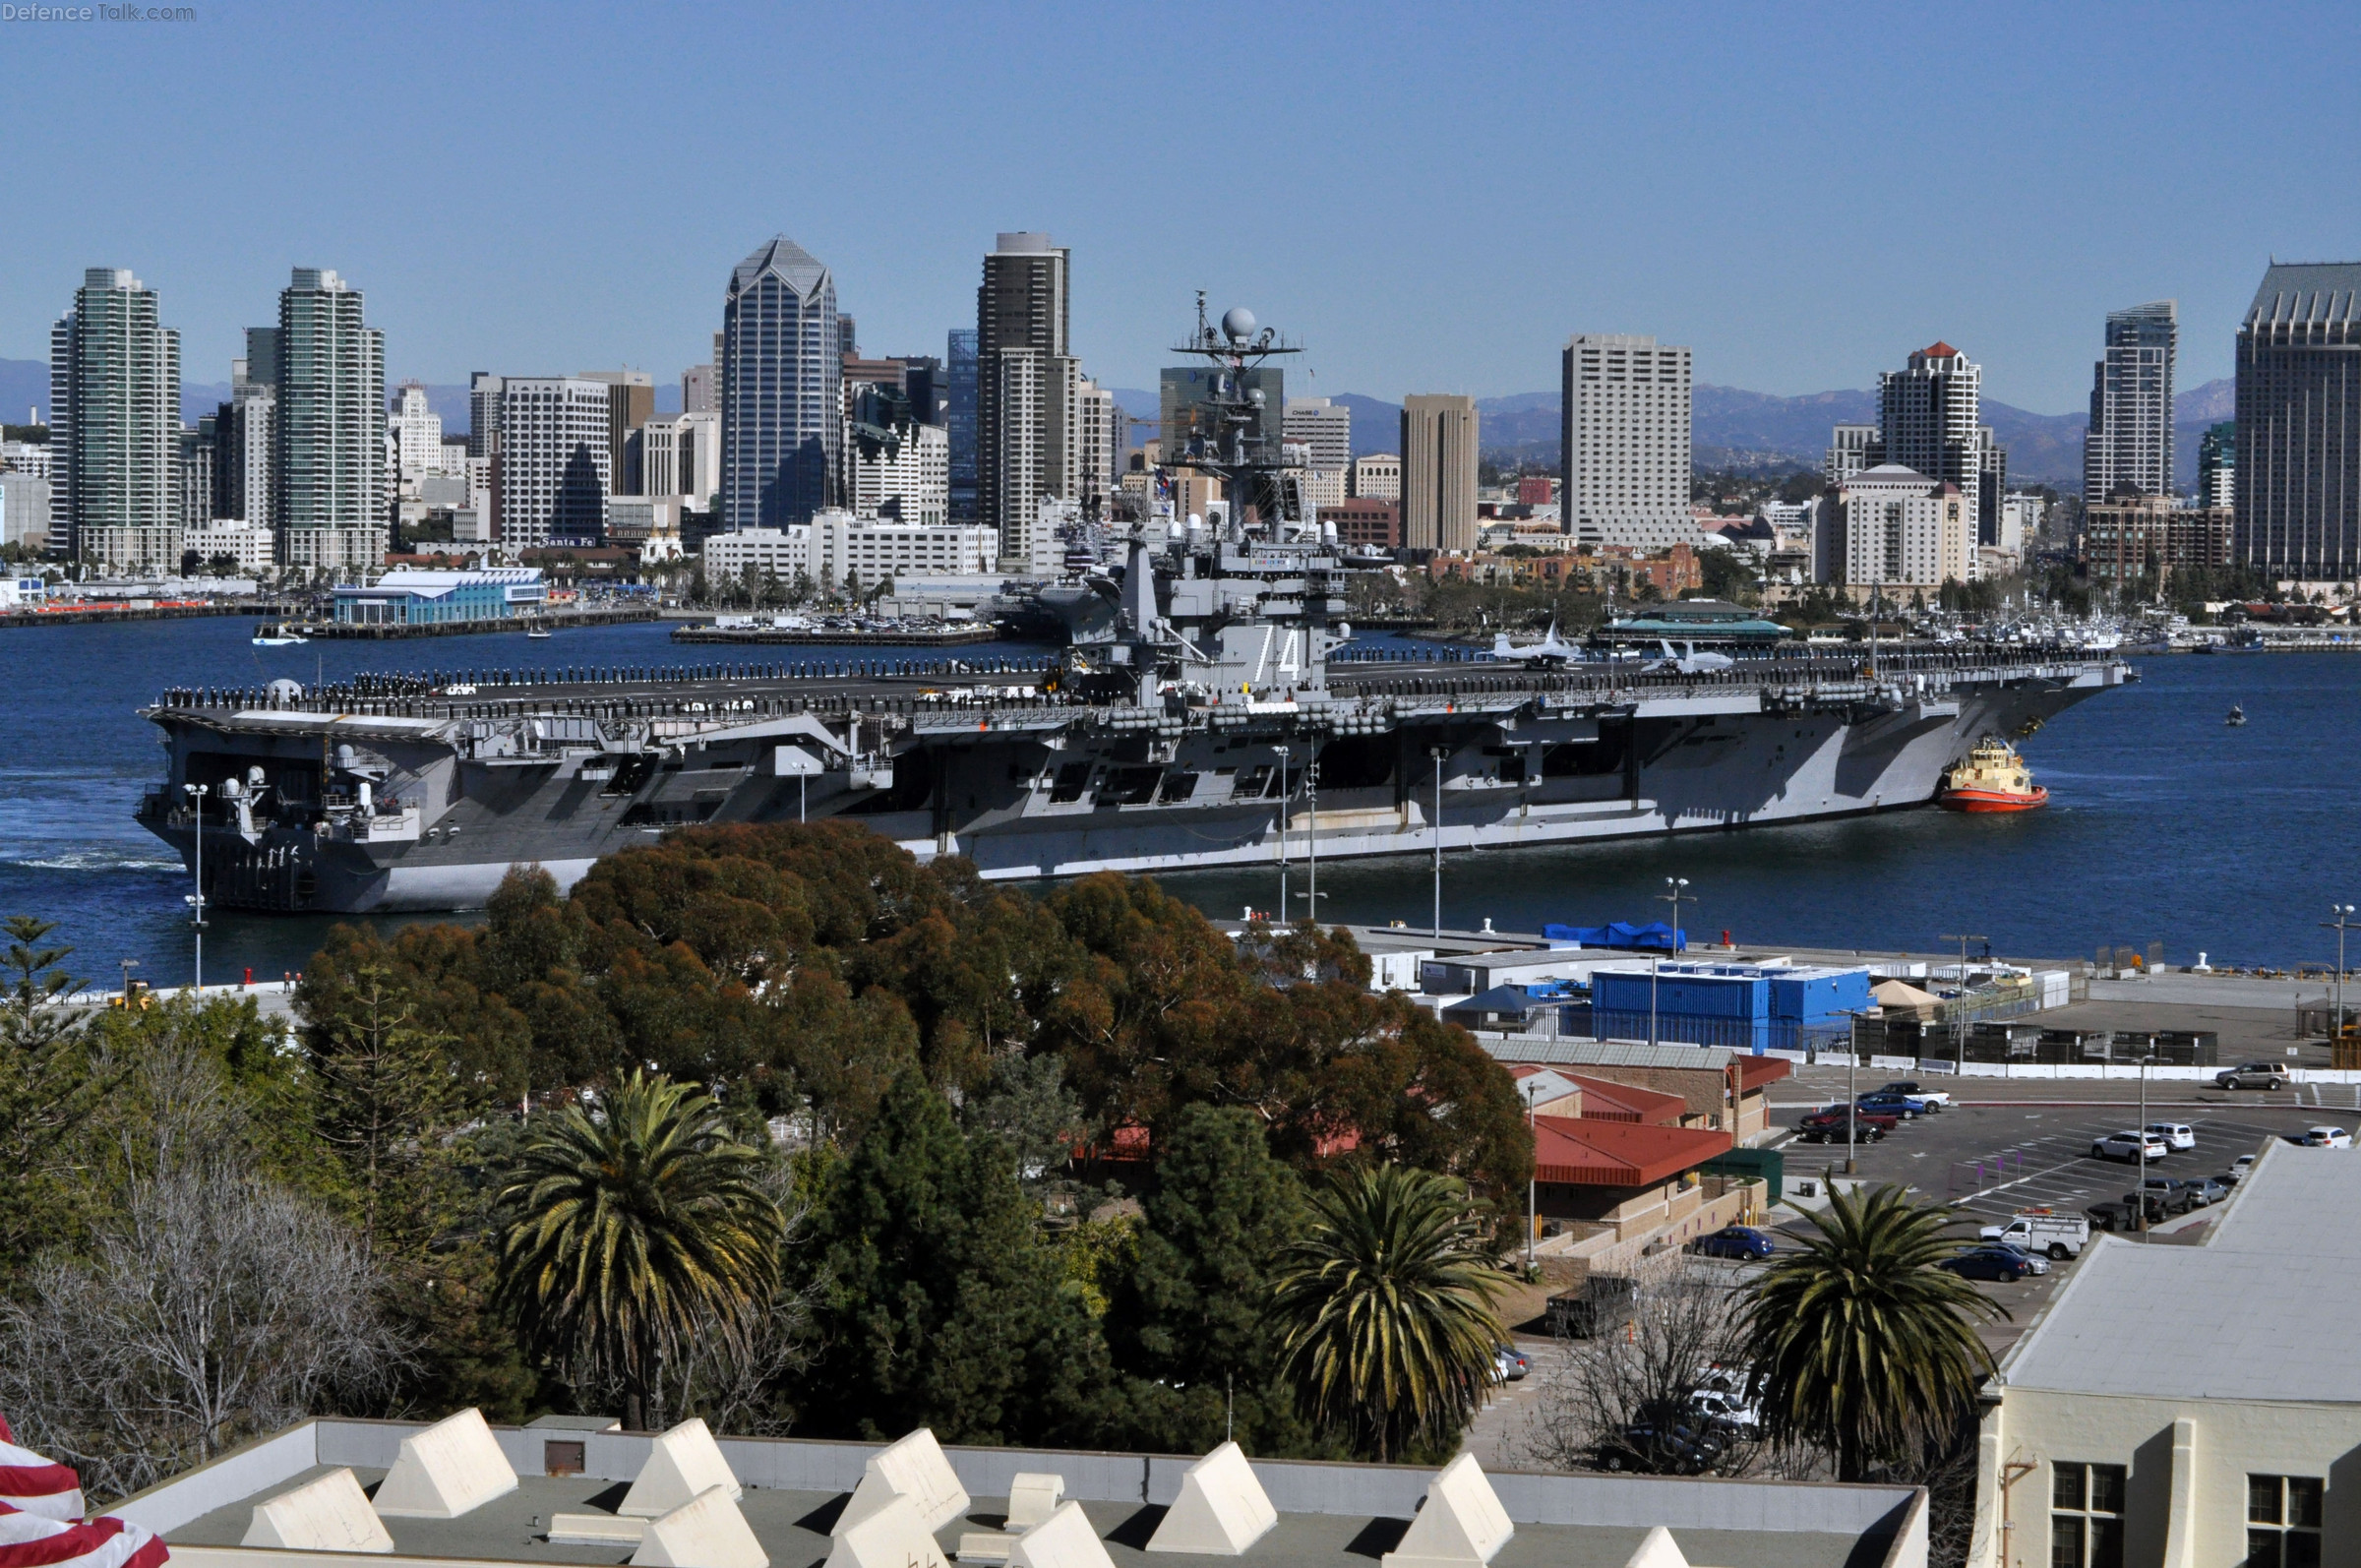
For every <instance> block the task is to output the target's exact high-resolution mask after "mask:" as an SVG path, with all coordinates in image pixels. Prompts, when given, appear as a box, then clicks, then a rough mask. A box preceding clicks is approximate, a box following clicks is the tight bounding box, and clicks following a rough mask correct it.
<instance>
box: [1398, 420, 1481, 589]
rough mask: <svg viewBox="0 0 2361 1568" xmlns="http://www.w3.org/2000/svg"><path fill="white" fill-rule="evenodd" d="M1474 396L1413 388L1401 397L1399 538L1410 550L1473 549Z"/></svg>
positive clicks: (1474, 534) (1474, 530) (1474, 500)
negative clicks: (1415, 390)
mask: <svg viewBox="0 0 2361 1568" xmlns="http://www.w3.org/2000/svg"><path fill="white" fill-rule="evenodd" d="M1476 440H1477V420H1476V399H1475V398H1473V397H1462V396H1457V395H1454V394H1451V393H1447V392H1433V393H1427V392H1413V393H1412V394H1411V395H1410V396H1408V397H1405V398H1403V399H1402V542H1403V543H1404V544H1405V545H1407V546H1408V547H1409V548H1411V549H1413V550H1445V551H1468V550H1473V549H1475V548H1476Z"/></svg>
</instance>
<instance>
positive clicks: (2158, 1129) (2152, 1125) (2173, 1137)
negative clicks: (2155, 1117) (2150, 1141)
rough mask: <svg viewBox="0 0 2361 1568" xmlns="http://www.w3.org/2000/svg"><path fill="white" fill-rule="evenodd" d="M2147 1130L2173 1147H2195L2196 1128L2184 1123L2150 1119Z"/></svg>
mask: <svg viewBox="0 0 2361 1568" xmlns="http://www.w3.org/2000/svg"><path fill="white" fill-rule="evenodd" d="M2148 1130H2149V1131H2150V1132H2152V1133H2154V1134H2155V1135H2156V1136H2157V1137H2159V1138H2162V1139H2163V1140H2164V1142H2165V1144H2166V1145H2167V1146H2168V1147H2171V1148H2174V1149H2194V1148H2196V1147H2197V1132H2196V1130H2195V1129H2194V1128H2192V1127H2189V1126H2186V1125H2184V1124H2183V1123H2181V1122H2178V1121H2151V1122H2149V1124H2148Z"/></svg>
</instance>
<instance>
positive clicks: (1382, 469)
mask: <svg viewBox="0 0 2361 1568" xmlns="http://www.w3.org/2000/svg"><path fill="white" fill-rule="evenodd" d="M1351 494H1352V495H1353V497H1354V499H1356V500H1360V501H1400V500H1401V499H1402V459H1401V458H1400V457H1398V456H1396V455H1395V454H1394V453H1392V452H1368V453H1366V454H1364V455H1362V456H1359V457H1356V458H1354V459H1353V482H1352V486H1351Z"/></svg>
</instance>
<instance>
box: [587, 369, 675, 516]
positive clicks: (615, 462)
mask: <svg viewBox="0 0 2361 1568" xmlns="http://www.w3.org/2000/svg"><path fill="white" fill-rule="evenodd" d="M576 379H577V380H581V381H594V382H597V383H599V384H600V385H601V386H603V387H605V388H606V389H607V472H608V474H609V475H610V476H611V477H612V479H613V481H614V483H613V486H612V488H611V489H610V490H609V492H608V493H609V494H611V495H618V496H643V495H648V494H652V492H650V491H648V490H647V489H646V488H645V487H644V485H643V484H642V482H641V479H640V476H639V475H638V474H637V473H636V472H634V471H633V466H632V453H633V445H632V433H633V432H634V431H636V430H637V429H639V427H640V426H642V425H644V424H646V423H647V422H648V420H649V419H650V418H651V417H652V416H653V415H654V414H655V411H656V383H655V380H654V378H653V377H651V376H649V375H648V373H647V372H646V371H644V370H585V371H583V372H582V373H581V375H580V376H579V377H578V378H576Z"/></svg>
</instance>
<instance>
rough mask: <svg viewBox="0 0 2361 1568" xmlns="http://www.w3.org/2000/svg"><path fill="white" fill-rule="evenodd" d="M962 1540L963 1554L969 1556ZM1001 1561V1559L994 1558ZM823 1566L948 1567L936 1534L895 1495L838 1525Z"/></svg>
mask: <svg viewBox="0 0 2361 1568" xmlns="http://www.w3.org/2000/svg"><path fill="white" fill-rule="evenodd" d="M966 1554H967V1553H966V1548H965V1545H964V1538H963V1543H962V1546H961V1550H960V1555H961V1556H963V1557H964V1556H966ZM993 1560H995V1561H999V1560H1001V1559H999V1558H996V1559H993ZM824 1568H949V1565H948V1564H947V1563H945V1562H944V1561H943V1556H942V1548H941V1547H940V1546H938V1545H937V1544H936V1543H935V1533H934V1532H933V1531H931V1530H929V1529H927V1527H926V1524H925V1522H924V1521H923V1520H921V1519H920V1518H919V1515H918V1508H917V1506H916V1505H915V1504H913V1503H912V1502H911V1501H910V1499H909V1498H907V1497H902V1496H892V1497H888V1498H886V1499H885V1502H884V1504H883V1506H881V1507H879V1508H878V1509H877V1510H875V1511H874V1512H872V1513H871V1514H869V1515H868V1516H867V1517H866V1518H863V1519H860V1520H857V1521H855V1522H854V1523H853V1524H851V1525H849V1526H848V1525H845V1524H844V1523H842V1522H841V1521H839V1522H838V1524H837V1526H836V1538H835V1540H834V1541H833V1543H832V1544H830V1546H829V1547H828V1560H827V1562H826V1564H825V1565H824Z"/></svg>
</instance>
